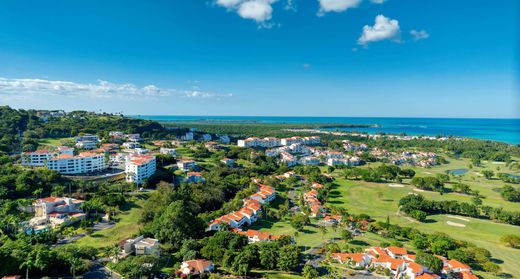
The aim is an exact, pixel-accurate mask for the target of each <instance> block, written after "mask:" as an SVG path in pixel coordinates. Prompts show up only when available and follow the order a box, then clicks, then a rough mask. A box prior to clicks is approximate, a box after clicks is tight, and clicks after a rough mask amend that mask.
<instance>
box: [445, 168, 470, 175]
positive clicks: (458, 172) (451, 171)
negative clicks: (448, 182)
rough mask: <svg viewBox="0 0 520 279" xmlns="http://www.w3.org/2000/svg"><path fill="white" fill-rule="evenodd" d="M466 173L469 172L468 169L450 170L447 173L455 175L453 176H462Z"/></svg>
mask: <svg viewBox="0 0 520 279" xmlns="http://www.w3.org/2000/svg"><path fill="white" fill-rule="evenodd" d="M468 171H469V170H468V169H454V170H450V171H449V173H450V174H455V175H462V174H465V173H467V172H468Z"/></svg>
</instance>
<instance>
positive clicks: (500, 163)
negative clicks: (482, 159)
mask: <svg viewBox="0 0 520 279" xmlns="http://www.w3.org/2000/svg"><path fill="white" fill-rule="evenodd" d="M491 164H493V165H505V164H506V163H505V162H491Z"/></svg>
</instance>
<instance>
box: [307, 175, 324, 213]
mask: <svg viewBox="0 0 520 279" xmlns="http://www.w3.org/2000/svg"><path fill="white" fill-rule="evenodd" d="M322 187H323V185H321V184H318V183H314V184H313V185H312V189H311V190H310V191H309V192H307V193H305V194H304V196H303V200H304V201H305V203H306V204H307V206H309V208H310V210H311V213H310V217H323V216H324V214H325V213H326V208H325V206H324V205H323V204H322V203H321V202H320V200H319V199H318V191H317V189H320V188H322Z"/></svg>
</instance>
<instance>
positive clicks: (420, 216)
mask: <svg viewBox="0 0 520 279" xmlns="http://www.w3.org/2000/svg"><path fill="white" fill-rule="evenodd" d="M410 216H411V217H412V218H414V219H416V220H417V221H421V222H423V221H424V220H426V217H428V214H427V213H426V212H424V211H422V210H414V211H412V212H411V213H410Z"/></svg>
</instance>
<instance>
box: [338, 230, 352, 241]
mask: <svg viewBox="0 0 520 279" xmlns="http://www.w3.org/2000/svg"><path fill="white" fill-rule="evenodd" d="M341 239H343V240H345V241H346V242H347V241H350V240H352V239H353V237H352V233H351V232H350V231H349V230H343V231H342V232H341Z"/></svg>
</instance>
